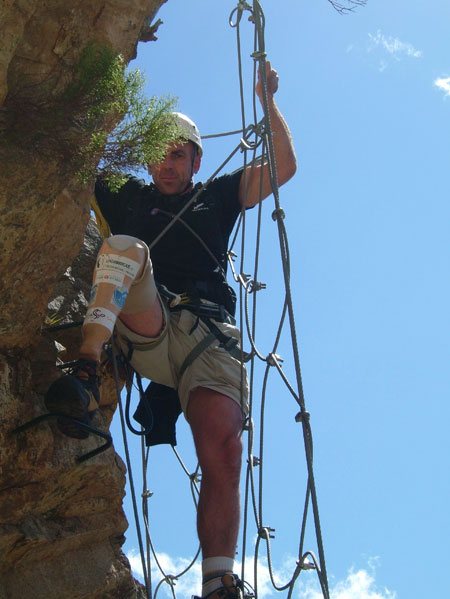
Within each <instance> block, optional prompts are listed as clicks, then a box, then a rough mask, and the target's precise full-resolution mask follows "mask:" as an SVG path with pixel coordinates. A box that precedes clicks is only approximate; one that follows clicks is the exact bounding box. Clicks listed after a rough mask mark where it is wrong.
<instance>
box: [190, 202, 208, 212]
mask: <svg viewBox="0 0 450 599" xmlns="http://www.w3.org/2000/svg"><path fill="white" fill-rule="evenodd" d="M200 210H208V206H207V205H206V204H205V202H199V203H198V204H194V206H193V208H192V212H200Z"/></svg>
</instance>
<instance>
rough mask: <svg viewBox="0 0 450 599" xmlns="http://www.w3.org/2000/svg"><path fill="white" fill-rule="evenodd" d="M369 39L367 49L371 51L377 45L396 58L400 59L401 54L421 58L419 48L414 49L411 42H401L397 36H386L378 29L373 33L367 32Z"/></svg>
mask: <svg viewBox="0 0 450 599" xmlns="http://www.w3.org/2000/svg"><path fill="white" fill-rule="evenodd" d="M368 35H369V39H370V45H369V48H368V50H369V51H371V50H372V49H373V48H374V47H379V48H382V49H383V50H385V51H386V52H387V53H388V54H390V55H391V56H392V57H393V58H395V59H396V60H400V58H401V57H402V56H408V57H410V58H421V57H422V52H421V51H420V50H416V48H414V46H413V45H412V44H410V43H409V42H402V41H400V40H399V39H398V38H395V37H392V36H390V35H389V36H386V35H384V34H383V33H381V31H380V30H378V31H377V33H376V34H375V35H372V34H371V33H369V34H368Z"/></svg>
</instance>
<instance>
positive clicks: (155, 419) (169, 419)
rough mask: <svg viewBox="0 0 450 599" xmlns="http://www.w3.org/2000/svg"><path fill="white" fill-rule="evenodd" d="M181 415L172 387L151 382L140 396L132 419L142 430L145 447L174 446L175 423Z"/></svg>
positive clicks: (175, 441) (177, 398) (178, 400)
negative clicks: (144, 430) (143, 431)
mask: <svg viewBox="0 0 450 599" xmlns="http://www.w3.org/2000/svg"><path fill="white" fill-rule="evenodd" d="M180 414H181V404H180V399H179V397H178V393H177V392H176V391H175V389H172V387H166V386H165V385H160V384H159V383H154V382H151V383H150V384H149V386H148V387H147V389H146V390H145V392H144V395H143V396H142V398H141V400H140V402H139V405H138V407H137V409H136V412H135V413H134V415H133V418H134V419H135V420H136V421H137V422H139V424H140V425H142V426H143V427H144V429H146V430H149V432H148V433H147V434H146V435H145V445H146V446H147V447H152V446H153V445H162V444H165V443H167V444H169V445H176V444H177V437H176V426H175V424H176V421H177V420H178V416H179V415H180Z"/></svg>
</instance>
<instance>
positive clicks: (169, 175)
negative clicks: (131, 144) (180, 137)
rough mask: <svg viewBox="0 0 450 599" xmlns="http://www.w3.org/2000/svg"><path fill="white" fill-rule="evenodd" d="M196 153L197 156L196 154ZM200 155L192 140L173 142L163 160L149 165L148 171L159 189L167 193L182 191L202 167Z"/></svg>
mask: <svg viewBox="0 0 450 599" xmlns="http://www.w3.org/2000/svg"><path fill="white" fill-rule="evenodd" d="M194 154H195V156H194ZM200 160H201V159H200V156H199V155H198V154H197V153H196V151H195V146H194V144H193V143H191V142H189V141H188V142H183V143H179V144H173V145H171V146H170V147H169V150H168V151H167V154H166V156H165V158H164V160H163V161H162V162H160V163H159V164H156V165H149V167H148V172H149V173H150V175H151V176H152V178H153V182H154V184H155V185H156V187H157V188H158V189H159V191H160V192H161V193H163V194H165V195H171V194H176V193H182V192H183V191H185V190H186V186H187V185H188V183H189V182H190V180H191V178H192V176H193V175H195V173H197V172H198V169H199V168H200Z"/></svg>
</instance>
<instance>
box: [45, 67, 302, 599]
mask: <svg viewBox="0 0 450 599" xmlns="http://www.w3.org/2000/svg"><path fill="white" fill-rule="evenodd" d="M266 80H267V92H268V105H269V116H270V122H271V127H272V131H273V142H274V151H275V158H276V164H277V175H278V182H279V184H283V183H285V182H286V181H287V180H289V179H290V178H291V177H292V176H293V175H294V173H295V171H296V157H295V152H294V148H293V144H292V139H291V135H290V132H289V129H288V127H287V125H286V122H285V121H284V118H283V117H282V115H281V114H280V112H279V110H278V108H277V106H276V103H275V100H274V94H275V92H276V91H277V89H278V76H277V72H276V71H275V70H274V69H272V67H271V65H270V63H269V62H267V63H266ZM261 88H262V85H261V82H260V81H258V83H257V87H256V93H257V94H258V97H259V99H260V101H261V102H262V89H261ZM175 118H176V120H177V122H178V124H179V127H180V129H181V130H182V131H183V136H182V139H180V140H179V143H176V144H174V145H172V146H170V148H169V149H168V151H167V154H166V156H165V158H164V160H163V161H162V162H161V163H160V164H156V165H150V166H149V173H150V174H151V176H152V178H153V184H150V185H145V184H144V183H143V182H142V181H140V180H137V179H136V178H130V179H129V180H128V181H127V183H126V184H125V185H124V186H123V187H122V188H121V189H120V190H119V192H117V193H112V192H110V191H109V190H108V189H107V187H106V186H105V185H103V184H102V182H98V183H97V186H96V197H97V201H98V204H99V206H100V208H101V210H102V213H103V215H104V217H105V218H106V220H107V221H108V223H109V225H110V228H111V231H112V233H113V236H111V237H109V238H107V239H105V241H104V242H103V245H102V247H101V249H100V252H99V255H98V259H97V264H96V268H95V270H94V275H93V287H92V294H91V301H90V304H89V308H88V311H87V314H86V318H85V320H84V324H83V341H82V345H81V348H80V359H79V361H78V362H77V365H76V366H75V368H74V370H73V372H72V374H70V375H66V376H64V377H62V378H60V379H59V380H58V381H56V382H55V383H53V385H52V386H51V387H50V389H49V391H48V392H47V394H46V398H45V401H46V405H47V407H48V409H49V410H50V411H52V412H60V413H63V414H66V415H67V416H70V417H72V418H77V419H79V420H81V421H82V422H86V423H88V422H90V419H91V417H92V414H93V411H94V410H95V409H96V408H97V406H98V384H99V381H98V376H97V364H98V362H99V359H100V354H101V352H102V349H103V346H104V344H105V343H106V342H107V341H108V340H109V338H110V336H111V334H112V331H113V329H114V327H115V328H116V331H117V333H118V336H119V339H120V343H121V345H122V348H123V350H124V351H125V353H126V354H127V355H128V356H129V358H130V361H131V364H132V366H133V367H134V369H135V370H136V371H137V372H139V373H140V374H141V375H142V376H144V377H146V378H148V379H150V380H152V381H156V382H157V383H160V384H162V385H165V386H167V387H170V388H173V389H176V390H177V392H178V396H179V398H180V402H181V406H182V409H183V412H184V415H185V417H186V419H187V421H188V422H189V425H190V427H191V430H192V434H193V438H194V443H195V448H196V451H197V456H198V460H199V464H200V467H201V472H202V481H201V489H200V497H199V502H198V516H197V529H198V536H199V540H200V544H201V548H202V556H203V562H202V572H203V586H202V597H208V598H209V599H227V598H241V597H242V589H241V586H242V585H241V583H240V582H239V580H238V579H237V577H236V576H235V575H234V574H233V569H234V568H233V567H234V556H235V552H236V545H237V537H238V529H239V510H240V500H239V479H240V471H241V454H242V442H241V433H242V426H243V421H244V418H245V415H246V413H247V391H248V390H247V377H246V373H245V368H244V367H243V365H242V363H241V361H240V359H239V349H238V348H237V344H238V341H239V331H238V329H237V328H236V327H235V322H234V319H233V314H234V308H235V306H234V303H235V296H234V292H233V291H232V289H231V288H230V287H229V286H228V285H227V282H226V268H227V260H226V252H227V248H228V239H229V236H230V234H231V231H232V229H233V226H234V224H235V222H236V219H237V217H238V216H239V214H240V211H241V209H242V207H244V208H251V207H253V206H255V205H256V204H257V203H258V202H259V201H260V200H261V199H264V198H265V197H267V196H268V195H269V194H270V193H271V191H272V190H271V185H270V179H269V175H268V172H267V169H268V167H267V165H264V164H259V165H257V166H254V167H251V166H249V167H247V169H246V170H245V171H243V170H240V171H238V172H237V173H233V174H232V175H224V176H221V177H218V178H217V179H214V180H213V181H212V182H211V183H210V184H209V185H208V186H207V188H206V189H205V190H204V191H202V192H201V193H200V194H198V195H197V197H196V198H195V199H194V200H193V201H192V202H191V203H190V204H189V206H188V207H187V208H185V207H186V205H187V204H188V203H189V202H190V200H191V199H192V198H193V196H194V195H195V194H196V192H197V191H198V189H199V188H200V187H201V185H200V184H197V185H196V186H194V184H193V176H194V175H195V174H196V173H197V172H198V170H199V168H200V162H201V158H202V152H203V149H202V144H201V139H200V135H199V133H198V129H197V127H196V125H195V124H194V123H193V122H192V121H191V120H190V119H189V118H187V117H186V116H184V115H181V114H179V113H175ZM261 174H263V185H262V189H261V184H260V181H261ZM183 208H185V210H184V212H182V213H181V214H180V210H182V209H183ZM174 219H175V220H176V222H175V223H173V222H172V221H173V220H174ZM169 223H172V225H173V226H171V227H170V228H169V229H168V230H167V231H166V232H164V234H162V235H160V234H161V232H163V231H164V230H165V228H166V227H167V225H168V224H169ZM155 240H157V241H156V243H154V242H155ZM152 242H153V243H154V245H153V246H152V250H151V255H150V252H149V249H148V246H149V245H151V244H152ZM155 280H156V281H157V283H158V286H161V285H163V286H164V288H165V289H168V290H169V291H170V292H171V293H172V294H174V295H172V296H171V297H172V298H173V297H174V296H175V297H177V296H180V294H183V295H181V297H182V298H186V297H188V298H189V304H188V309H183V307H184V306H186V305H187V304H184V303H183V301H184V299H183V300H182V302H181V303H180V304H179V305H178V306H176V307H175V309H171V307H170V306H169V303H170V298H169V299H168V297H167V295H168V294H167V293H165V289H164V288H163V287H159V290H161V292H160V291H159V290H158V287H157V285H156V284H155ZM169 295H170V294H169ZM233 348H234V350H235V351H232V349H233ZM236 350H237V351H236ZM58 424H59V427H60V429H61V430H62V432H64V433H65V434H67V435H69V436H72V437H77V438H83V437H85V436H87V435H88V432H87V431H86V429H83V427H80V426H79V425H77V424H76V423H75V422H74V421H73V420H71V419H70V418H69V419H64V418H59V420H58Z"/></svg>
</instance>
